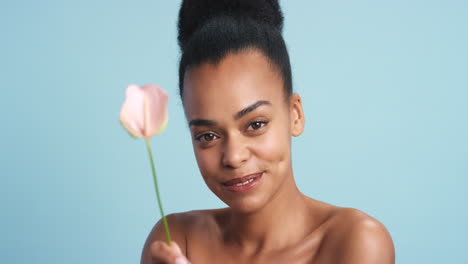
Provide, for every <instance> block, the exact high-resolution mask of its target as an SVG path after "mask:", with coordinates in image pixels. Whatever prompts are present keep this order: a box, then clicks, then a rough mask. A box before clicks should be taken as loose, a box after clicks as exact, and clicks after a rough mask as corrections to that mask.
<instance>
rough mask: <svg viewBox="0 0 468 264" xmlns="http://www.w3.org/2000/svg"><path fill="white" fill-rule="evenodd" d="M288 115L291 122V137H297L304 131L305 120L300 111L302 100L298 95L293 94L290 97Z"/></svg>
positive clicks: (302, 112)
mask: <svg viewBox="0 0 468 264" xmlns="http://www.w3.org/2000/svg"><path fill="white" fill-rule="evenodd" d="M289 113H290V120H291V135H293V136H295V137H297V136H300V135H301V134H302V132H303V131H304V125H305V118H304V111H303V109H302V100H301V97H300V96H299V94H297V93H294V94H292V95H291V98H290V101H289Z"/></svg>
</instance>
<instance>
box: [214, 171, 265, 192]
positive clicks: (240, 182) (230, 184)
mask: <svg viewBox="0 0 468 264" xmlns="http://www.w3.org/2000/svg"><path fill="white" fill-rule="evenodd" d="M262 174H263V172H259V173H254V174H249V175H247V176H244V177H240V178H236V179H232V180H229V181H226V182H223V186H224V187H225V188H226V189H227V190H229V191H231V192H236V193H238V192H245V191H248V190H250V189H252V188H253V187H254V186H255V185H257V184H258V183H259V180H260V178H261V177H262Z"/></svg>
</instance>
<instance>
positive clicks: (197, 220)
mask: <svg viewBox="0 0 468 264" xmlns="http://www.w3.org/2000/svg"><path fill="white" fill-rule="evenodd" d="M220 211H222V209H214V210H194V211H188V212H180V213H172V214H169V215H167V216H166V219H167V223H168V226H169V231H170V236H171V240H172V241H175V242H176V243H177V244H178V245H179V246H180V248H181V250H182V252H183V254H184V255H186V250H187V235H188V234H190V233H192V232H193V231H194V230H198V229H203V228H205V227H206V225H210V223H211V222H212V219H213V218H214V216H215V215H216V214H217V213H219V212H220ZM158 240H159V241H166V234H165V232H164V224H163V221H162V219H160V220H159V221H158V222H157V223H155V224H154V226H153V228H152V229H151V231H150V232H149V234H148V237H147V238H146V241H145V243H144V246H143V250H142V253H141V263H150V262H151V244H152V243H153V242H155V241H158Z"/></svg>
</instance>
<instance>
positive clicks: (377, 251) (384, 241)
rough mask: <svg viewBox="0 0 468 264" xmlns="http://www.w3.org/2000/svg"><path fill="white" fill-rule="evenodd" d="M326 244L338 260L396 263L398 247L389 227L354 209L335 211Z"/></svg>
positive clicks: (361, 263)
mask: <svg viewBox="0 0 468 264" xmlns="http://www.w3.org/2000/svg"><path fill="white" fill-rule="evenodd" d="M324 247H325V248H329V249H333V251H334V252H335V254H334V256H333V259H334V261H333V262H335V263H349V264H352V263H360V264H366V263H382V264H393V263H395V249H394V245H393V241H392V238H391V236H390V233H389V232H388V230H387V228H385V226H384V225H383V224H382V223H381V222H379V221H378V220H377V219H375V218H373V217H371V216H369V215H367V214H366V213H364V212H362V211H360V210H357V209H354V208H343V207H337V208H336V209H335V210H334V213H333V215H332V217H331V218H330V229H329V232H328V234H327V237H326V239H325V241H324Z"/></svg>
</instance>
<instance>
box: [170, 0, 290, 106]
mask: <svg viewBox="0 0 468 264" xmlns="http://www.w3.org/2000/svg"><path fill="white" fill-rule="evenodd" d="M282 27H283V15H282V12H281V9H280V6H279V3H278V0H183V1H182V5H181V8H180V11H179V21H178V30H179V36H178V41H179V46H180V49H181V51H182V56H181V59H180V64H179V93H180V96H181V98H182V94H183V83H184V75H185V71H186V70H187V69H188V68H189V67H192V66H197V65H199V64H201V63H204V62H211V63H214V64H216V63H218V62H219V61H221V60H222V59H223V58H224V57H225V56H226V55H228V54H229V53H237V52H241V51H244V50H248V49H252V48H253V49H256V50H258V51H260V52H262V53H263V55H265V56H266V57H267V58H268V59H269V61H270V63H271V64H272V65H273V66H275V67H276V69H277V70H279V72H280V73H281V77H282V80H283V83H284V91H285V94H286V95H287V97H289V96H290V95H291V94H292V74H291V65H290V62H289V55H288V51H287V49H286V44H285V42H284V40H283V37H282V35H281V31H282Z"/></svg>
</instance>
